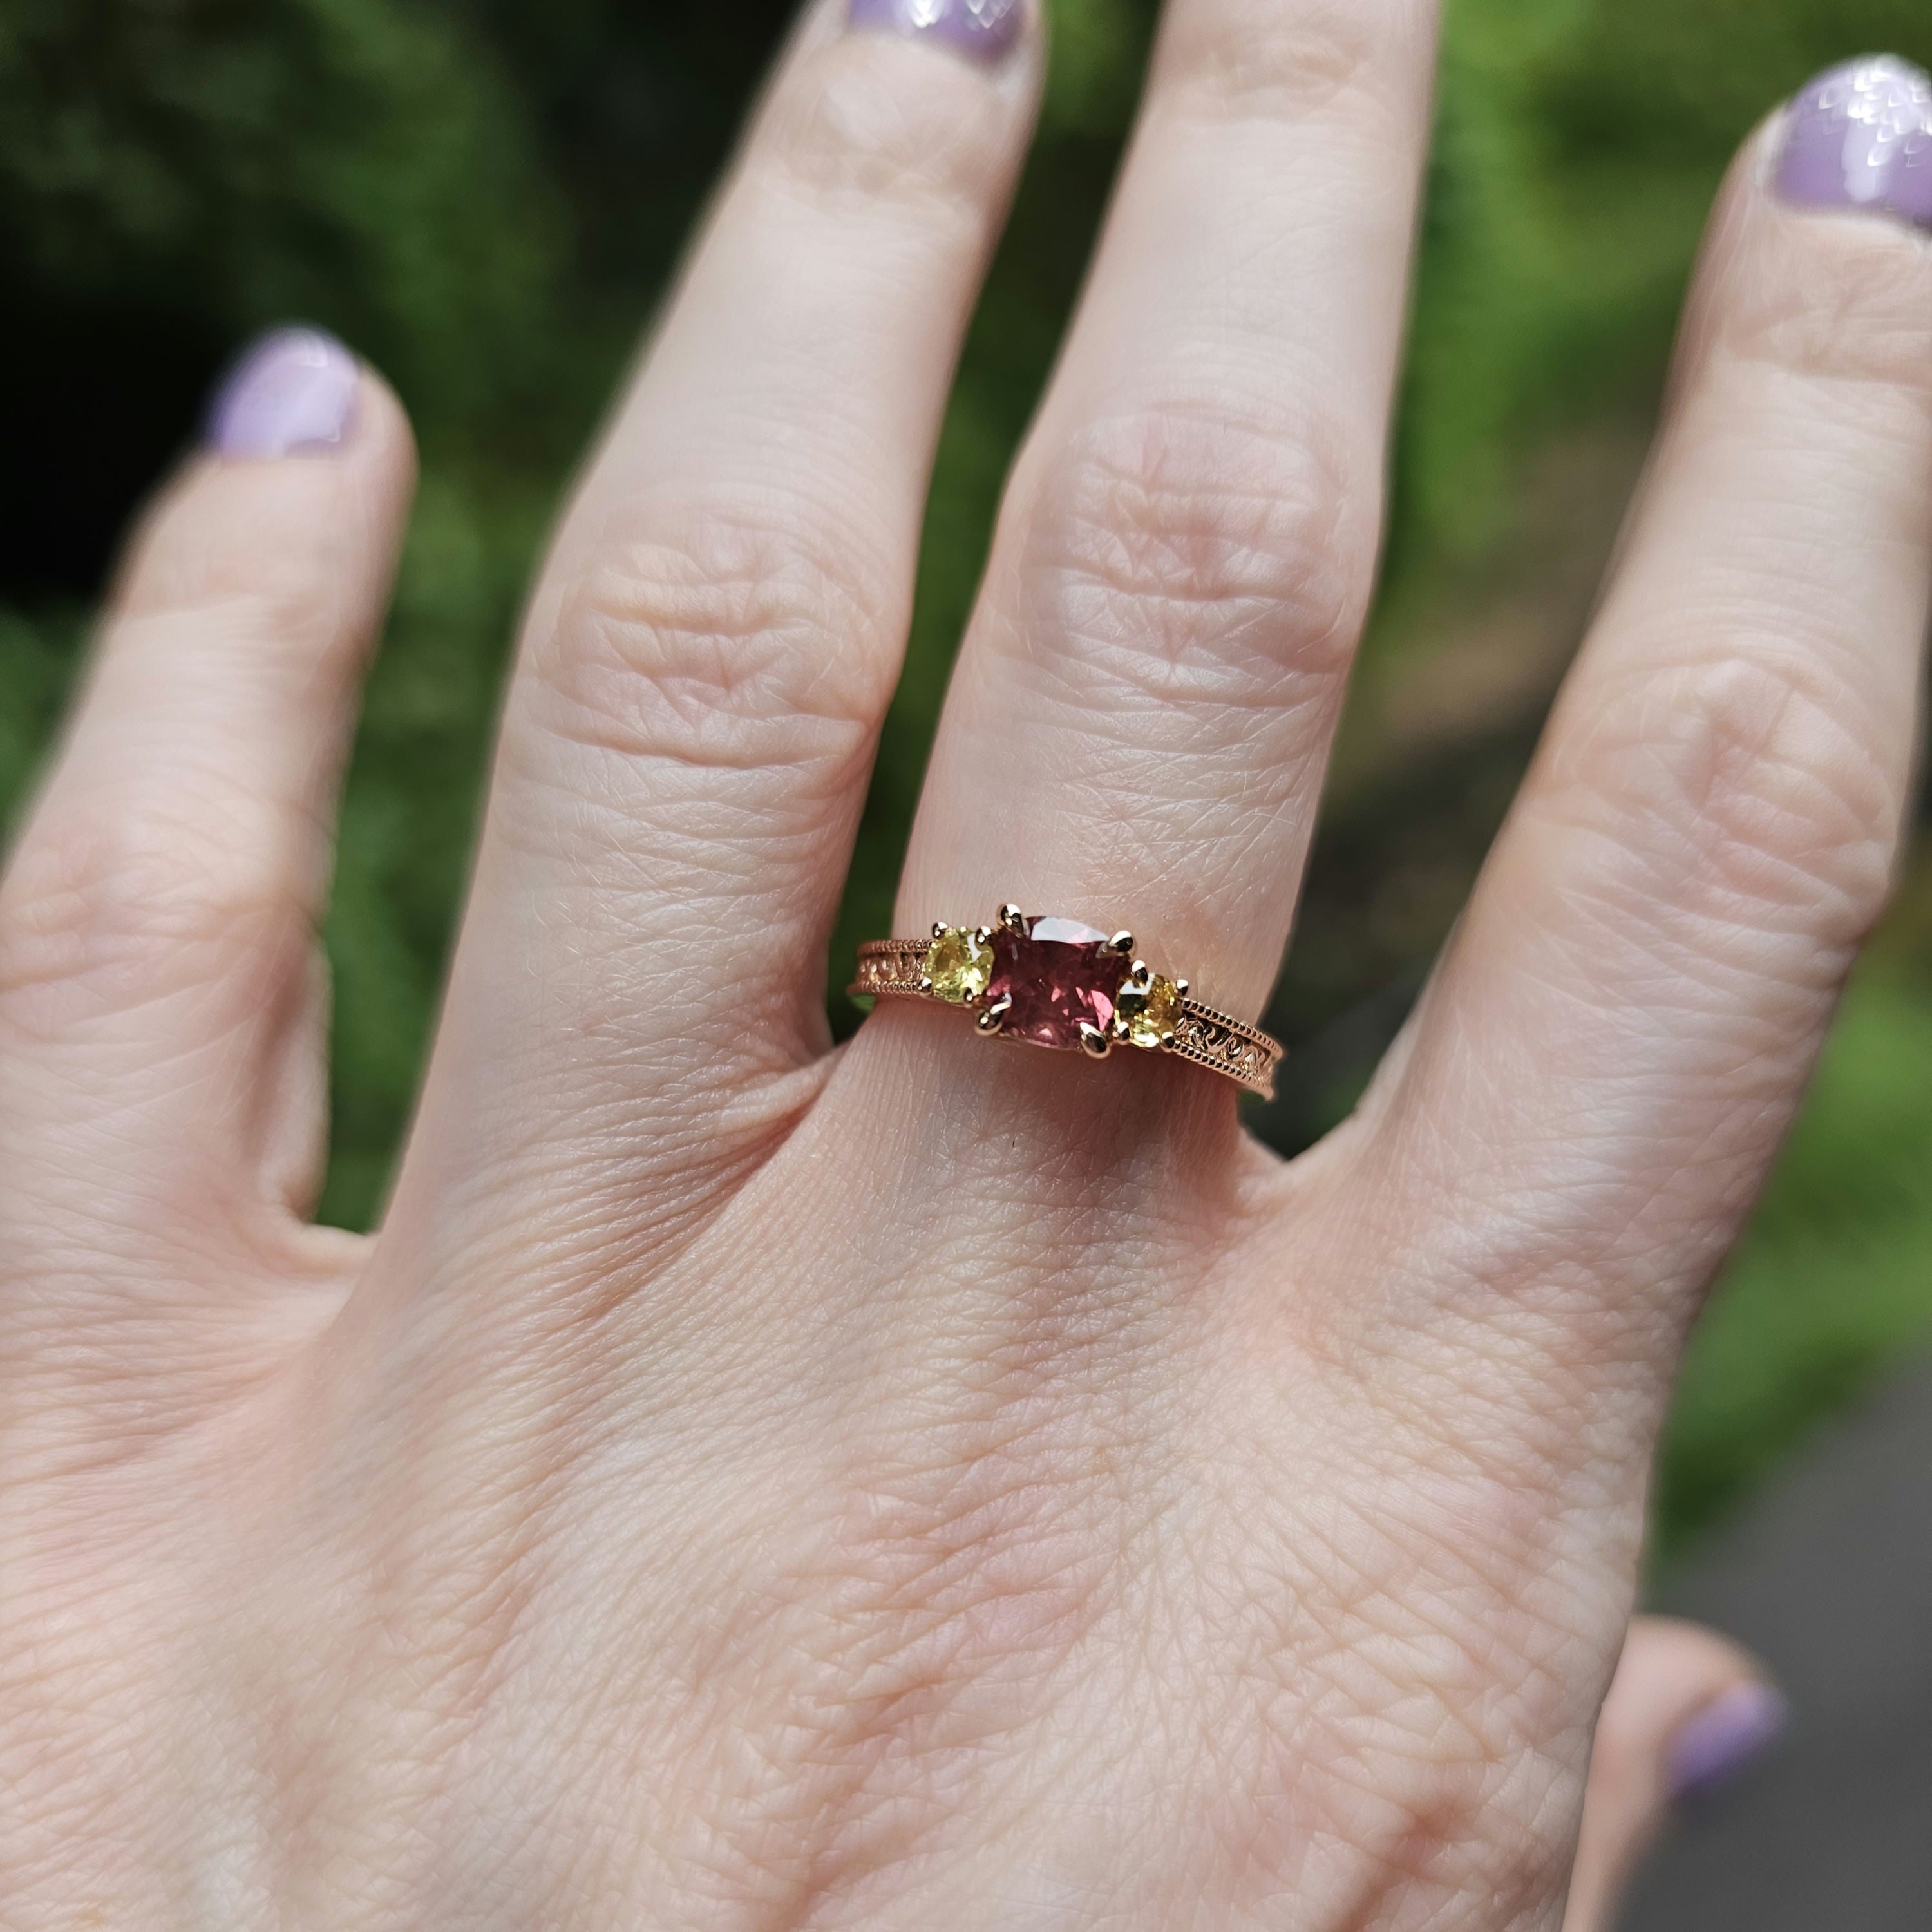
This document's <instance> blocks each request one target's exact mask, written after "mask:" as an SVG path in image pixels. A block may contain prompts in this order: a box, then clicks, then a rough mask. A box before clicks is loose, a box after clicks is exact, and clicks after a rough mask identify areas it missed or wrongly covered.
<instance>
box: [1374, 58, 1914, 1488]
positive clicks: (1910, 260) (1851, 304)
mask: <svg viewBox="0 0 1932 1932" xmlns="http://www.w3.org/2000/svg"><path fill="white" fill-rule="evenodd" d="M1915 85H1917V84H1915ZM1926 98H1927V100H1928V101H1932V95H1927V97H1926ZM1817 111H1819V110H1815V109H1806V108H1804V107H1801V108H1800V109H1799V110H1798V113H1796V115H1795V116H1793V117H1792V119H1791V121H1790V123H1787V124H1781V125H1780V126H1779V127H1773V128H1771V129H1769V130H1766V133H1765V135H1764V136H1762V137H1761V138H1760V139H1759V140H1758V141H1757V142H1754V143H1753V144H1752V145H1751V148H1749V149H1748V151H1747V153H1746V154H1745V157H1744V158H1743V160H1742V162H1741V163H1740V165H1739V167H1738V168H1737V169H1736V170H1735V171H1734V173H1733V179H1732V181H1731V182H1730V184H1729V186H1728V187H1727V190H1726V192H1725V194H1724V199H1723V201H1722V203H1721V208H1720V210H1719V213H1718V218H1717V220H1716V223H1715V229H1714V232H1713V235H1712V240H1711V242H1710V245H1709V248H1708V250H1707V251H1706V258H1705V262H1704V265H1703V269H1702V270H1701V272H1700V276H1699V279H1698V283H1697V289H1696V291H1695V293H1694V300H1693V303H1692V306H1691V312H1690V316H1689V319H1688V324H1687V328H1686V333H1685V341H1684V344H1683V347H1682V352H1681V354H1680V358H1679V368H1678V371H1677V373H1676V382H1675V386H1674V402H1673V407H1672V409H1671V411H1670V417H1669V420H1668V422H1667V425H1666V428H1665V430H1664V435H1663V437H1662V439H1661V443H1660V444H1659V446H1658V450H1657V452H1656V454H1655V458H1654V460H1653V463H1652V470H1651V473H1650V475H1649V480H1648V481H1647V483H1646V487H1645V488H1644V490H1643V493H1642V496H1641V498H1640V502H1639V503H1638V505H1637V508H1636V511H1635V514H1634V517H1633V520H1632V522H1631V526H1630V528H1629V530H1628V534H1627V538H1626V541H1625V546H1624V549H1623V553H1622V562H1621V564H1620V565H1619V568H1618V569H1617V570H1616V574H1615V576H1614V579H1613V582H1612V583H1611V584H1610V588H1609V590H1608V592H1607V597H1606V599H1605V601H1604V606H1603V607H1602V610H1601V614H1600V616H1599V617H1598V621H1597V622H1596V624H1595V626H1594V628H1593V631H1592V635H1591V637H1590V638H1589V641H1588V643H1587V644H1586V648H1585V650H1584V652H1583V655H1582V657H1581V658H1580V661H1579V662H1578V664H1577V666H1576V667H1575V669H1574V672H1573V674H1572V676H1571V679H1569V681H1568V685H1567V688H1565V691H1564V692H1563V694H1562V697H1561V699H1560V700H1559V704H1558V706H1557V707H1556V713H1555V715H1554V716H1553V718H1552V720H1551V722H1550V727H1549V730H1548V732H1547V735H1546V739H1545V742H1544V745H1543V748H1542V749H1541V751H1540V753H1539V754H1538V758H1537V760H1536V762H1535V765H1534V766H1533V768H1532V772H1531V773H1530V775H1529V778H1528V779H1527V781H1526V784H1525V787H1524V790H1523V795H1522V796H1521V798H1520V800H1519V801H1518V803H1517V807H1516V809H1515V811H1514V813H1513V814H1512V817H1511V820H1510V822H1509V823H1508V825H1507V826H1505V829H1504V832H1503V833H1502V837H1501V838H1500V839H1499V842H1498V844H1497V847H1496V850H1495V851H1494V852H1493V854H1492V855H1491V857H1490V862H1489V865H1488V866H1487V868H1486V870H1485V872H1484V876H1483V878H1482V880H1481V883H1480V884H1479V886H1478V890H1477V892H1476V894H1475V898H1474V900H1473V901H1472V904H1471V907H1470V908H1469V913H1468V916H1467V917H1466V920H1465V922H1464V924H1463V928H1462V929H1461V930H1460V932H1459V934H1458V935H1457V938H1456V940H1455V941H1454V944H1453V945H1452V946H1451V949H1450V950H1449V952H1448V955H1447V956H1446V957H1445V959H1444V961H1443V962H1442V966H1441V968H1440V969H1439V971H1438V973H1437V975H1436V980H1435V983H1434V984H1433V986H1432V988H1431V989H1430V992H1429V994H1428V995H1427V998H1426V999H1425V1001H1424V1004H1423V1005H1422V1007H1421V1010H1420V1011H1419V1013H1418V1015H1417V1016H1416V1019H1415V1023H1414V1025H1413V1026H1412V1031H1411V1034H1410V1037H1409V1041H1408V1043H1406V1046H1399V1048H1398V1052H1397V1057H1396V1058H1395V1059H1394V1061H1393V1062H1392V1064H1391V1067H1390V1069H1389V1070H1388V1072H1387V1074H1386V1076H1385V1078H1384V1079H1382V1082H1380V1084H1379V1088H1378V1090H1377V1091H1376V1093H1375V1094H1373V1095H1372V1097H1371V1099H1370V1103H1368V1106H1367V1109H1366V1110H1365V1113H1364V1117H1363V1124H1362V1125H1361V1127H1358V1130H1357V1133H1358V1135H1359V1136H1360V1138H1359V1139H1358V1140H1357V1141H1356V1143H1355V1147H1356V1152H1355V1159H1356V1160H1358V1161H1361V1162H1363V1163H1366V1164H1367V1166H1368V1167H1370V1168H1371V1169H1373V1171H1374V1173H1375V1175H1376V1186H1375V1187H1373V1190H1371V1197H1370V1198H1372V1199H1373V1200H1374V1201H1375V1202H1376V1203H1377V1205H1378V1210H1379V1216H1380V1219H1379V1224H1378V1226H1377V1229H1376V1232H1374V1234H1373V1237H1372V1238H1373V1240H1374V1241H1376V1242H1377V1243H1378V1244H1384V1243H1393V1244H1394V1247H1395V1248H1396V1249H1397V1250H1400V1251H1403V1252H1412V1251H1414V1250H1413V1247H1412V1244H1415V1243H1417V1242H1418V1241H1420V1242H1424V1243H1427V1244H1430V1248H1431V1250H1432V1251H1433V1252H1434V1253H1437V1254H1439V1255H1440V1256H1442V1257H1444V1259H1445V1262H1446V1265H1445V1266H1444V1267H1442V1268H1439V1269H1438V1270H1436V1271H1434V1272H1433V1274H1432V1275H1431V1277H1430V1279H1431V1280H1433V1281H1434V1282H1436V1283H1442V1284H1446V1286H1444V1287H1443V1288H1442V1291H1441V1292H1442V1293H1443V1294H1444V1295H1445V1296H1446V1298H1447V1299H1446V1303H1445V1305H1446V1306H1447V1307H1448V1308H1449V1310H1451V1313H1452V1315H1453V1316H1454V1319H1457V1320H1458V1321H1460V1320H1462V1319H1465V1318H1470V1319H1473V1320H1474V1322H1475V1324H1476V1332H1475V1338H1474V1340H1475V1346H1479V1347H1487V1346H1488V1343H1486V1342H1485V1341H1484V1335H1485V1334H1486V1333H1487V1334H1488V1336H1489V1337H1490V1340H1491V1341H1493V1325H1494V1323H1495V1322H1497V1321H1499V1320H1502V1319H1508V1320H1511V1321H1512V1322H1520V1321H1533V1322H1539V1323H1541V1324H1542V1325H1543V1326H1542V1327H1541V1330H1540V1331H1539V1332H1540V1333H1541V1334H1542V1336H1543V1337H1544V1341H1545V1343H1547V1344H1549V1345H1550V1346H1553V1347H1554V1348H1555V1349H1556V1351H1557V1352H1558V1355H1559V1358H1560V1359H1561V1360H1562V1361H1563V1362H1564V1363H1565V1364H1568V1365H1572V1366H1574V1364H1578V1363H1581V1364H1584V1365H1586V1366H1587V1367H1588V1368H1589V1370H1590V1372H1591V1373H1594V1374H1603V1373H1609V1374H1611V1375H1614V1376H1620V1377H1622V1379H1623V1380H1624V1381H1625V1382H1626V1383H1627V1384H1628V1386H1629V1387H1630V1388H1632V1389H1635V1390H1637V1391H1640V1400H1638V1401H1637V1403H1634V1405H1626V1406H1625V1409H1623V1410H1622V1414H1623V1415H1624V1416H1625V1418H1626V1419H1627V1420H1628V1422H1629V1423H1630V1425H1631V1427H1632V1428H1633V1429H1634V1430H1636V1432H1637V1436H1636V1438H1635V1439H1634V1441H1633V1442H1632V1444H1631V1445H1630V1446H1631V1448H1632V1451H1633V1460H1632V1461H1631V1481H1633V1482H1634V1481H1637V1480H1639V1475H1640V1458H1637V1457H1635V1453H1634V1452H1635V1449H1636V1448H1637V1445H1638V1444H1640V1443H1643V1442H1647V1440H1648V1436H1649V1430H1650V1429H1651V1428H1652V1427H1653V1425H1654V1423H1655V1413H1656V1409H1657V1406H1658V1403H1660V1402H1661V1400H1662V1394H1663V1387H1664V1378H1665V1376H1666V1373H1667V1369H1668V1367H1669V1365H1670V1364H1671V1363H1672V1362H1673V1361H1674V1360H1675V1353H1676V1344H1677V1341H1678V1339H1679V1336H1680V1335H1681V1333H1682V1328H1683V1326H1684V1325H1685V1322H1686V1321H1687V1320H1688V1317H1689V1316H1690V1313H1691V1310H1692V1307H1693V1305H1694V1301H1695V1298H1696V1291H1697V1290H1698V1289H1701V1287H1702V1286H1703V1283H1705V1282H1706V1280H1708V1279H1709V1276H1710V1274H1711V1273H1712V1270H1713V1269H1714V1268H1715V1265H1716V1264H1717V1262H1718V1260H1719V1259H1721V1256H1723V1255H1724V1253H1725V1252H1726V1251H1727V1249H1728V1248H1729V1247H1730V1244H1731V1242H1732V1241H1733V1238H1735V1235H1736V1232H1737V1229H1738V1227H1739V1223H1740V1220H1741V1218H1742V1216H1743V1214H1744V1213H1745V1211H1746V1209H1747V1208H1748V1206H1749V1205H1750V1203H1751V1201H1752V1199H1753V1198H1754V1196H1755V1194H1756V1192H1757V1188H1758V1187H1759V1185H1760V1182H1761V1181H1762V1178H1763V1175H1764V1172H1765V1170H1766V1166H1767V1164H1768V1163H1769V1160H1770V1159H1771V1157H1772V1154H1773V1152H1774V1151H1775V1148H1776V1147H1777V1145H1778V1141H1779V1139H1780V1137H1781V1135H1782V1134H1783V1133H1784V1129H1785V1127H1786V1125H1787V1123H1788V1121H1789V1120H1790V1117H1791V1114H1792V1112H1793V1108H1794V1107H1795V1106H1796V1102H1797V1100H1798V1097H1799V1093H1800V1091H1801V1089H1802V1085H1803V1083H1804V1082H1805V1077H1806V1075H1807V1073H1808V1070H1809V1068H1810V1067H1811V1063H1812V1060H1813V1058H1814V1055H1815V1054H1816V1052H1817V1048H1818V1045H1819V1042H1820V1038H1821V1037H1822V1035H1823V1031H1824V1029H1825V1027H1826V1023H1827V1022H1828V1020H1829V1016H1830V1014H1831V1012H1832V1007H1833V1004H1834V1001H1835V998H1836V997H1837V995H1838V989H1839V987H1840V985H1841V982H1842V980H1843V977H1844V974H1845V972H1846V969H1847V968H1848V967H1849V964H1850V962H1851V961H1852V958H1853V956H1854V955H1855V952H1856V950H1857V949H1858V945H1859V944H1860V941H1861V939H1862V938H1863V937H1864V934H1865V932H1866V931H1867V929H1868V928H1869V926H1870V924H1871V922H1872V921H1873V919H1874V918H1875V917H1876V914H1877V913H1878V911H1879V908H1880V907H1881V905H1882V902H1883V900H1884V898H1885V894H1886V891H1887V889H1888V882H1889V878H1890V875H1891V868H1892V864H1893V860H1894V852H1895V849H1896V845H1897V837H1898V832H1899V826H1900V820H1901V817H1902V815H1903V809H1904V805H1905V802H1906V797H1907V795H1908V791H1909V772H1910V768H1911V764H1912V751H1913V743H1914V736H1915V713H1916V709H1917V696H1918V680H1919V657H1920V649H1921V640H1922V639H1923V637H1924V631H1925V622H1926V614H1927V584H1928V553H1932V246H1928V243H1927V238H1926V237H1925V236H1924V235H1923V234H1921V233H1918V232H1915V230H1914V229H1912V227H1911V226H1909V225H1908V224H1907V223H1905V222H1904V221H1903V220H1898V219H1896V218H1893V217H1888V216H1886V215H1885V214H1884V213H1883V211H1882V209H1880V210H1879V212H1878V213H1877V214H1874V213H1873V211H1872V208H1871V205H1870V204H1867V205H1866V206H1865V208H1864V211H1850V212H1845V211H1830V210H1820V209H1819V208H1815V207H1811V206H1806V205H1795V204H1794V203H1793V202H1792V200H1791V199H1790V198H1789V197H1788V196H1787V194H1786V193H1784V192H1782V191H1781V189H1780V187H1779V185H1778V175H1777V173H1776V171H1775V155H1776V151H1777V143H1778V139H1779V138H1780V136H1781V133H1784V131H1785V130H1786V128H1787V126H1788V127H1789V128H1790V136H1791V138H1793V139H1805V138H1808V130H1809V129H1810V127H1811V115H1813V114H1814V113H1817ZM1838 144H1839V151H1840V152H1841V154H1842V153H1843V152H1844V151H1845V149H1846V133H1845V129H1844V126H1843V124H1842V122H1841V124H1840V125H1839V127H1838ZM1401 1273H1402V1275H1403V1280H1404V1281H1405V1282H1406V1283H1409V1284H1411V1285H1412V1284H1413V1283H1415V1281H1416V1280H1418V1275H1417V1274H1416V1272H1415V1271H1411V1270H1404V1271H1401ZM1401 1292H1403V1295H1405V1297H1407V1296H1409V1295H1411V1294H1412V1292H1413V1288H1412V1286H1409V1287H1406V1288H1405V1289H1403V1290H1402V1291H1401ZM1411 1307H1412V1304H1411ZM1387 1313H1388V1311H1387V1310H1385V1309H1383V1310H1376V1311H1373V1316H1372V1319H1381V1318H1383V1317H1385V1316H1386V1315H1387ZM1534 1359H1535V1361H1537V1363H1538V1370H1537V1373H1539V1374H1541V1373H1545V1372H1546V1371H1547V1369H1548V1367H1549V1360H1548V1357H1547V1354H1543V1353H1538V1354H1537V1355H1535V1357H1534ZM1633 1367H1634V1368H1636V1369H1637V1370H1640V1373H1638V1374H1637V1375H1636V1376H1634V1377H1632V1376H1629V1375H1628V1373H1626V1371H1628V1370H1630V1369H1631V1368H1633ZM1575 1413H1576V1415H1577V1421H1578V1425H1579V1427H1583V1426H1584V1425H1586V1424H1590V1425H1594V1424H1598V1423H1601V1421H1602V1418H1601V1415H1600V1414H1599V1413H1598V1412H1595V1411H1594V1410H1592V1409H1589V1408H1588V1407H1587V1406H1578V1408H1577V1410H1576V1412H1575ZM1590 1453H1591V1454H1593V1455H1601V1454H1603V1453H1604V1442H1603V1440H1602V1439H1601V1436H1599V1437H1597V1438H1595V1439H1594V1446H1593V1448H1592V1450H1591V1451H1590Z"/></svg>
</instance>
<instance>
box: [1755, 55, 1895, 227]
mask: <svg viewBox="0 0 1932 1932" xmlns="http://www.w3.org/2000/svg"><path fill="white" fill-rule="evenodd" d="M1775 178H1776V181H1777V186H1778V193H1780V194H1781V195H1782V196H1784V199H1786V200H1787V201H1792V202H1798V203H1799V204H1800V205H1802V206H1805V207H1807V208H1853V209H1863V210H1867V211H1870V212H1872V213H1874V214H1889V215H1892V216H1894V217H1897V218H1898V219H1900V220H1905V221H1909V222H1913V223H1916V224H1917V225H1918V226H1920V227H1921V228H1932V80H1928V79H1927V77H1926V76H1925V74H1923V73H1922V72H1921V71H1920V70H1919V69H1918V68H1915V67H1914V66H1912V65H1911V64H1910V62H1906V61H1902V60H1899V59H1897V58H1894V56H1893V55H1890V54H1873V55H1867V56H1866V57H1865V58H1863V59H1861V60H1855V61H1847V62H1846V63H1845V64H1844V65H1843V67H1835V68H1831V69H1830V70H1829V71H1827V72H1826V73H1824V74H1820V76H1819V77H1818V78H1817V80H1814V81H1813V82H1812V83H1811V84H1810V86H1808V87H1807V88H1805V90H1804V92H1802V93H1801V94H1800V95H1799V96H1798V98H1797V99H1796V101H1793V103H1792V104H1791V111H1790V119H1789V120H1788V121H1787V123H1786V124H1785V130H1784V149H1783V151H1782V152H1781V154H1779V156H1778V172H1777V175H1776V177H1775Z"/></svg>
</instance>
